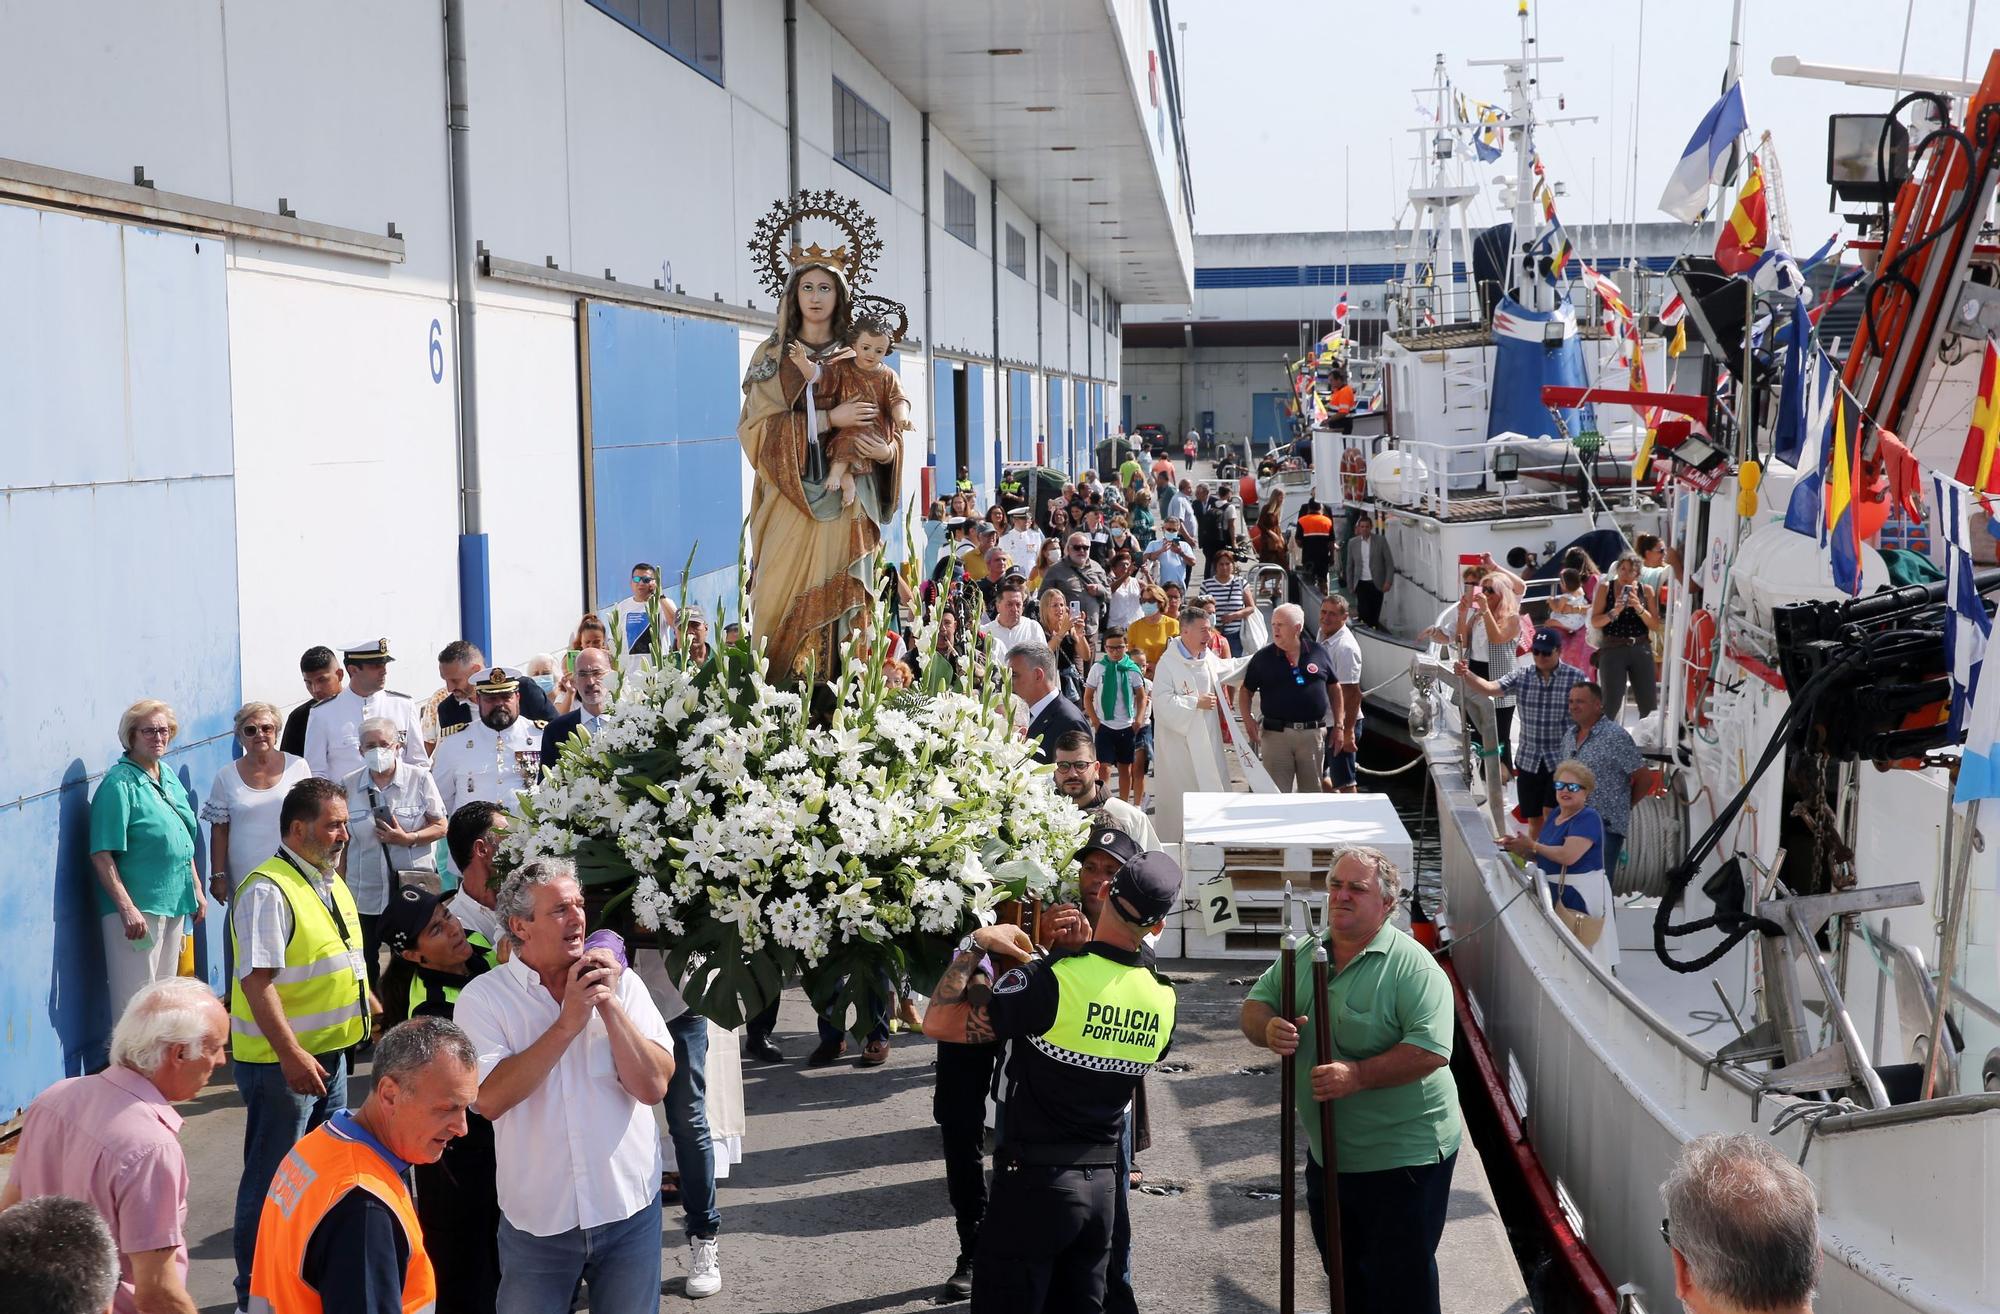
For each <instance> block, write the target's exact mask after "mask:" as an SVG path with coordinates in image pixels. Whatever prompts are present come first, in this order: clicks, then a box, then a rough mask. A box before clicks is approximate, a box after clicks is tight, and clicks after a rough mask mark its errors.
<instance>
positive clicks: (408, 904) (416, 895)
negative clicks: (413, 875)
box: [382, 885, 439, 954]
mask: <svg viewBox="0 0 2000 1314" xmlns="http://www.w3.org/2000/svg"><path fill="white" fill-rule="evenodd" d="M438 898H439V896H438V895H435V894H432V893H431V892H430V891H429V890H427V889H425V888H424V887H423V886H421V885H405V886H404V887H403V888H402V889H400V890H397V891H396V897H395V898H393V899H391V900H389V906H388V907H387V908H384V909H383V910H382V943H383V944H386V945H388V946H389V952H390V953H392V954H399V953H402V952H403V951H404V950H405V949H414V948H416V947H417V938H418V937H419V936H421V935H422V934H423V933H424V928H425V927H426V926H429V925H430V924H431V914H432V913H434V912H436V911H437V906H438Z"/></svg>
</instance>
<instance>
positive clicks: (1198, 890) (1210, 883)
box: [1194, 876, 1242, 935]
mask: <svg viewBox="0 0 2000 1314" xmlns="http://www.w3.org/2000/svg"><path fill="white" fill-rule="evenodd" d="M1194 899H1195V903H1196V904H1197V905H1198V906H1199V907H1200V908H1201V924H1202V929H1204V930H1206V931H1207V932H1208V933H1209V934H1210V935H1221V934H1223V933H1224V932H1225V931H1234V930H1237V929H1238V928H1239V927H1240V926H1241V925H1242V923H1241V922H1240V921H1239V920H1238V919H1237V916H1236V882H1235V881H1232V880H1230V879H1229V878H1228V877H1227V876H1215V877H1211V878H1210V879H1208V880H1205V881H1203V882H1202V883H1201V884H1200V885H1197V886H1195V891H1194Z"/></svg>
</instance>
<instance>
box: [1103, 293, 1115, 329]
mask: <svg viewBox="0 0 2000 1314" xmlns="http://www.w3.org/2000/svg"><path fill="white" fill-rule="evenodd" d="M1104 327H1105V328H1107V329H1110V330H1111V331H1112V332H1113V333H1116V332H1117V331H1118V302H1117V301H1116V300H1114V299H1113V298H1112V295H1111V294H1110V293H1109V292H1106V293H1105V294H1104Z"/></svg>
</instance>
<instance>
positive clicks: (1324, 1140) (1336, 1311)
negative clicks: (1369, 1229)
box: [1312, 908, 1347, 1314]
mask: <svg viewBox="0 0 2000 1314" xmlns="http://www.w3.org/2000/svg"><path fill="white" fill-rule="evenodd" d="M1327 916H1328V918H1329V919H1330V918H1331V917H1332V916H1333V910H1332V909H1331V908H1329V909H1328V910H1327ZM1331 975H1332V971H1331V964H1329V963H1328V962H1327V957H1326V940H1325V939H1324V938H1322V939H1318V940H1315V941H1314V942H1313V1013H1312V1018H1313V1057H1314V1058H1315V1059H1316V1060H1317V1061H1319V1062H1321V1063H1331V1062H1332V1061H1333V1018H1332V1014H1331V1013H1330V1012H1329V1006H1328V1002H1327V979H1328V978H1329V977H1330V976H1331ZM1318 1103H1319V1153H1320V1161H1321V1162H1320V1166H1319V1167H1320V1197H1321V1198H1322V1199H1323V1200H1325V1201H1326V1209H1325V1213H1326V1281H1327V1301H1328V1305H1327V1308H1328V1310H1329V1311H1330V1312H1331V1314H1347V1279H1346V1277H1345V1276H1344V1273H1343V1268H1344V1265H1343V1264H1342V1262H1341V1256H1340V1190H1339V1185H1340V1155H1339V1153H1338V1152H1337V1151H1336V1149H1335V1147H1334V1142H1333V1101H1332V1100H1320V1101H1318Z"/></svg>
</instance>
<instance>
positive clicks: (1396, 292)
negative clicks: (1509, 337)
mask: <svg viewBox="0 0 2000 1314" xmlns="http://www.w3.org/2000/svg"><path fill="white" fill-rule="evenodd" d="M1572 266H1573V267H1574V268H1576V270H1577V273H1576V274H1575V275H1574V276H1572V277H1571V278H1570V280H1569V284H1568V290H1569V295H1570V299H1571V303H1572V304H1573V305H1574V306H1575V307H1576V313H1577V318H1578V319H1579V320H1581V321H1583V322H1584V323H1586V324H1602V323H1603V322H1604V320H1605V318H1606V317H1607V316H1609V315H1616V313H1617V312H1616V311H1614V310H1612V309H1611V308H1610V302H1609V300H1608V299H1607V298H1606V297H1604V296H1603V295H1602V294H1601V293H1600V292H1599V291H1598V288H1597V285H1596V284H1595V283H1593V282H1591V281H1590V280H1589V279H1587V278H1584V277H1583V276H1582V267H1581V264H1580V263H1579V262H1572ZM1600 272H1602V273H1604V274H1606V275H1608V276H1609V277H1610V279H1611V281H1612V282H1613V283H1614V284H1616V285H1617V288H1618V299H1619V300H1620V301H1622V302H1624V304H1625V307H1626V309H1627V310H1629V311H1631V312H1632V314H1633V316H1634V317H1636V318H1638V319H1640V320H1642V321H1643V320H1646V319H1649V318H1650V319H1657V318H1658V316H1659V313H1660V310H1661V308H1662V307H1664V306H1665V305H1666V304H1667V302H1668V301H1670V300H1672V299H1673V297H1674V295H1675V292H1676V289H1675V288H1674V285H1673V282H1672V280H1671V279H1669V278H1668V276H1667V273H1666V271H1664V270H1658V269H1643V268H1624V269H1605V270H1602V271H1600ZM1382 308H1383V313H1384V314H1385V315H1386V316H1387V317H1388V321H1389V331H1390V332H1392V333H1408V332H1422V331H1424V330H1429V329H1447V328H1470V327H1473V326H1475V325H1480V324H1483V323H1485V322H1486V305H1485V302H1484V301H1483V300H1482V299H1481V298H1480V295H1479V290H1478V288H1477V286H1476V285H1475V284H1473V283H1471V282H1460V281H1458V280H1457V279H1447V280H1445V281H1442V282H1434V281H1430V280H1424V279H1410V278H1392V279H1390V280H1389V282H1388V283H1387V284H1386V285H1385V287H1384V289H1383V296H1382Z"/></svg>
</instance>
